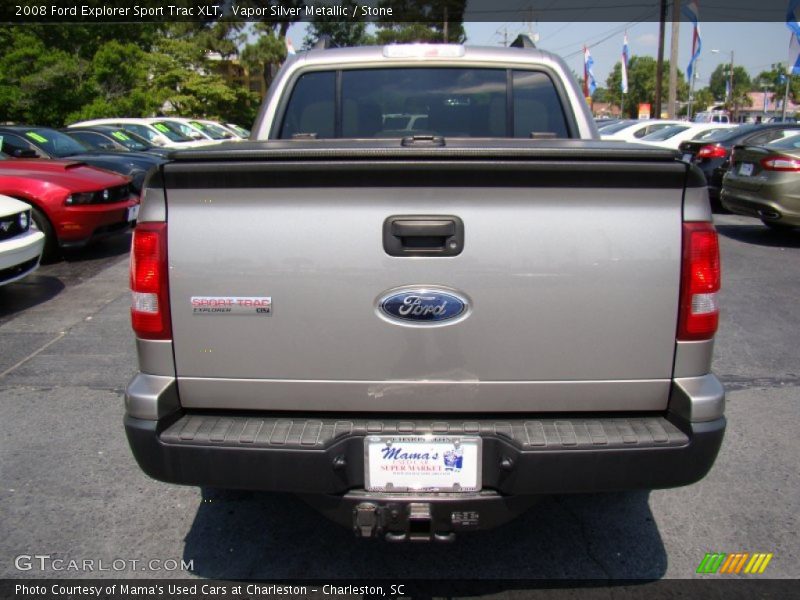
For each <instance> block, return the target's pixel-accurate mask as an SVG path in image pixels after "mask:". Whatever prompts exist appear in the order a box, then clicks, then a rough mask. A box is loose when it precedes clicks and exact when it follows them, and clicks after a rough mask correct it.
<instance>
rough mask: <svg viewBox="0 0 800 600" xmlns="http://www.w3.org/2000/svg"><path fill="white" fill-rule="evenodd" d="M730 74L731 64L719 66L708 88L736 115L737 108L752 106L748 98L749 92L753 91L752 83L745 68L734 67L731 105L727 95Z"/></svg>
mask: <svg viewBox="0 0 800 600" xmlns="http://www.w3.org/2000/svg"><path fill="white" fill-rule="evenodd" d="M730 73H731V66H730V64H727V63H726V64H721V65H717V68H716V69H714V72H713V73H711V78H710V79H709V82H708V87H709V89H710V90H711V93H712V94H714V97H715V98H717V99H719V100H722V101H724V102H725V104H726V106H727V107H728V110H731V111H732V112H734V113H735V112H736V107H737V106H750V98H749V97H748V96H747V92H749V91H750V90H751V87H752V83H751V81H750V75H748V73H747V71H746V70H745V68H744V67H741V66H734V67H733V105H731V104H730V100H729V98H728V96H727V95H726V93H725V91H726V89H727V83H728V82H729V81H730Z"/></svg>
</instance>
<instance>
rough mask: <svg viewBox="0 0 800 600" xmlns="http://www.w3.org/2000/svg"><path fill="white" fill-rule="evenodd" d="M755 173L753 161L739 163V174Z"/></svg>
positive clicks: (746, 175)
mask: <svg viewBox="0 0 800 600" xmlns="http://www.w3.org/2000/svg"><path fill="white" fill-rule="evenodd" d="M752 174H753V163H742V164H741V165H739V175H743V176H744V177H750V175H752Z"/></svg>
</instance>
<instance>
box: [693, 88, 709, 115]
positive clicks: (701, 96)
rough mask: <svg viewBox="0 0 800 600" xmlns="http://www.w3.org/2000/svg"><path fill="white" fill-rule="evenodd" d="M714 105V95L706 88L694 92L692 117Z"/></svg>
mask: <svg viewBox="0 0 800 600" xmlns="http://www.w3.org/2000/svg"><path fill="white" fill-rule="evenodd" d="M713 105H714V94H712V93H711V90H710V89H709V88H707V87H704V88H702V89H699V90H695V91H694V100H693V101H692V115H693V116H694V115H696V114H697V113H699V112H701V111H704V110H706V109H707V108H708V107H710V106H713Z"/></svg>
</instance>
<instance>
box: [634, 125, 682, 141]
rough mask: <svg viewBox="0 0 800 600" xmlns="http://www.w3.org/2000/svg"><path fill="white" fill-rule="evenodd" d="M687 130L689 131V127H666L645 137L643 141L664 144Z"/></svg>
mask: <svg viewBox="0 0 800 600" xmlns="http://www.w3.org/2000/svg"><path fill="white" fill-rule="evenodd" d="M687 129H689V127H688V126H687V125H670V126H669V127H664V128H663V129H659V130H658V131H655V132H653V133H651V134H649V135H646V136H644V137H643V138H642V141H645V142H663V141H664V140H668V139H669V138H671V137H673V136H676V135H678V134H679V133H680V132H681V131H686V130H687Z"/></svg>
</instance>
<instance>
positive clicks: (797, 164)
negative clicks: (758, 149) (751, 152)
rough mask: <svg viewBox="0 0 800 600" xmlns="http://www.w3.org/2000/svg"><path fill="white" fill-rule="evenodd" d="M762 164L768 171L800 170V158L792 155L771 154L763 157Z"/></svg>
mask: <svg viewBox="0 0 800 600" xmlns="http://www.w3.org/2000/svg"><path fill="white" fill-rule="evenodd" d="M761 166H762V167H763V168H764V169H766V170H767V171H800V160H798V159H796V158H792V157H791V156H770V157H769V158H762V159H761Z"/></svg>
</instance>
